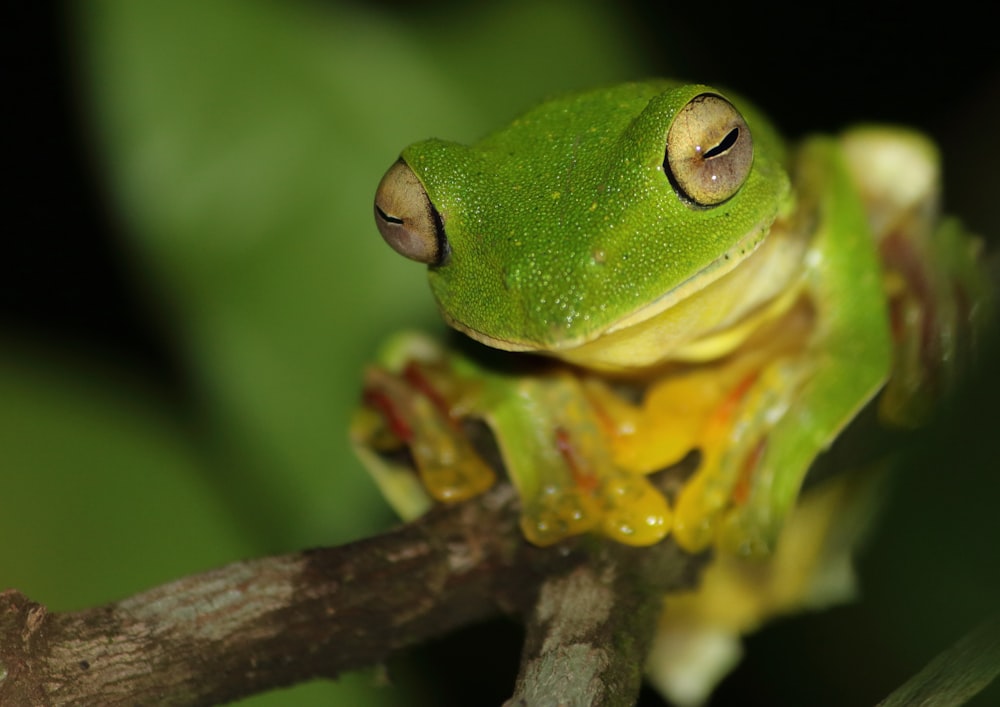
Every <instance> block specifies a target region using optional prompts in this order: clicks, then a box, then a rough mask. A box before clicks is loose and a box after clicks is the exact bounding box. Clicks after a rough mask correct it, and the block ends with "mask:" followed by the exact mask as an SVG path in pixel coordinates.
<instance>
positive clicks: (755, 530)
mask: <svg viewBox="0 0 1000 707" xmlns="http://www.w3.org/2000/svg"><path fill="white" fill-rule="evenodd" d="M781 525H782V523H781V519H780V518H778V517H776V516H775V515H774V514H772V513H761V512H759V511H758V512H753V511H751V510H750V509H747V508H735V509H733V510H731V511H729V512H728V513H727V514H726V515H725V517H724V518H723V519H722V522H721V523H720V524H719V529H718V538H717V541H716V544H717V546H718V547H719V548H720V549H722V550H725V551H726V552H729V553H732V554H734V555H738V556H740V557H767V556H768V555H771V554H772V553H773V552H774V548H775V546H776V545H777V541H778V535H779V533H780V531H781Z"/></svg>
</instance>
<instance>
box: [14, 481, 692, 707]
mask: <svg viewBox="0 0 1000 707" xmlns="http://www.w3.org/2000/svg"><path fill="white" fill-rule="evenodd" d="M696 562H697V561H696V560H694V559H692V558H690V557H685V556H683V555H681V554H680V553H678V552H677V551H676V550H675V549H674V546H673V545H672V544H670V543H661V545H660V546H657V548H654V549H652V551H646V552H643V551H636V550H633V549H631V548H624V547H619V546H614V545H610V544H605V543H599V542H597V541H594V540H592V539H585V540H579V541H576V542H572V543H566V544H564V545H561V546H558V547H554V548H548V549H539V548H535V547H532V546H530V545H528V544H526V543H525V542H524V541H523V539H522V537H521V533H520V531H519V529H518V525H517V504H516V497H515V494H514V492H513V490H512V489H511V488H510V486H508V485H500V486H498V487H497V488H495V489H493V490H492V491H490V492H489V493H487V494H485V495H484V496H482V497H481V498H479V499H476V500H475V501H472V502H469V503H465V504H461V505H458V506H453V507H449V508H444V509H440V510H438V511H436V512H433V513H431V514H429V515H427V516H425V517H424V518H422V519H420V520H418V521H417V522H415V523H411V524H409V525H406V526H402V527H401V528H398V529H396V530H393V531H390V532H388V533H385V534H383V535H380V536H377V537H373V538H369V539H365V540H362V541H359V542H355V543H350V544H348V545H344V546H340V547H335V548H325V549H317V550H309V551H306V552H302V553H297V554H293V555H287V556H280V557H268V558H262V559H255V560H249V561H246V562H237V563H235V564H232V565H228V566H226V567H222V568H220V569H216V570H213V571H210V572H207V573H204V574H201V575H194V576H190V577H186V578H183V579H180V580H177V581H175V582H171V583H169V584H165V585H163V586H160V587H156V588H154V589H151V590H149V591H147V592H144V593H141V594H138V595H136V596H133V597H131V598H128V599H125V600H123V601H120V602H116V603H113V604H109V605H106V606H102V607H97V608H92V609H87V610H83V611H77V612H66V613H58V612H49V611H47V610H46V608H45V607H44V606H42V605H40V604H38V603H35V602H33V601H31V600H30V599H28V598H27V597H25V596H24V595H22V594H21V593H19V592H17V591H14V590H8V591H6V592H3V593H2V594H0V704H2V705H5V706H8V705H11V706H19V705H31V706H32V707H38V706H49V705H51V706H55V705H74V704H101V705H108V706H114V705H133V704H158V705H213V704H219V703H224V702H227V701H230V700H233V699H236V698H239V697H243V696H246V695H250V694H254V693H257V692H261V691H264V690H267V689H270V688H274V687H280V686H286V685H291V684H294V683H297V682H300V681H304V680H307V679H310V678H315V677H335V676H336V675H337V674H339V673H340V672H342V671H345V670H350V669H355V668H360V667H363V666H368V665H374V664H378V663H379V662H381V661H384V660H385V659H386V658H387V657H389V656H390V655H392V654H393V653H394V652H396V651H398V650H400V649H402V648H405V647H409V646H413V645H416V644H419V643H421V642H423V641H426V640H428V639H430V638H433V637H436V636H440V635H443V634H445V633H447V632H449V631H451V630H452V629H455V628H457V627H459V626H464V625H468V624H470V623H473V622H477V621H481V620H483V619H486V618H488V617H490V616H494V615H497V614H498V613H508V614H510V613H513V614H520V615H524V616H530V617H531V618H530V619H529V630H528V641H527V645H526V651H525V658H524V665H523V670H522V673H523V674H522V676H521V678H520V679H519V683H518V692H517V695H516V696H515V698H514V700H512V704H519V705H541V704H557V703H559V704H584V702H568V701H566V700H564V699H563V697H562V696H563V695H570V694H573V695H575V694H585V695H593V696H594V697H595V699H593V700H588V701H587V702H586V704H609V705H610V704H629V703H630V702H631V701H634V699H635V695H636V693H637V691H638V685H639V683H638V679H639V678H638V674H639V673H638V671H639V669H640V667H641V662H642V656H643V654H644V652H645V650H644V647H645V644H646V641H647V640H648V635H647V634H648V633H649V632H650V631H651V628H652V624H653V621H652V616H653V615H654V614H653V613H652V612H654V611H655V607H656V606H658V601H659V598H658V595H660V594H662V592H663V591H664V590H665V589H666V588H667V587H668V586H678V582H680V583H685V582H690V581H691V572H690V570H691V568H692V567H693V566H694V564H695V563H696ZM664 568H666V569H664ZM540 588H541V594H539V590H540ZM536 597H537V598H538V602H537V605H536V601H535V600H536ZM532 607H534V609H532ZM582 653H585V654H586V665H587V672H585V673H578V672H577V670H578V665H580V664H579V663H578V660H579V656H580V655H581V654H582ZM542 668H544V670H542ZM546 671H549V672H551V674H552V675H555V676H559V681H557V682H553V681H552V680H551V679H548V678H545V672H546ZM583 680H586V683H587V684H586V686H577V685H576V683H580V682H581V681H583ZM566 681H568V682H566ZM570 683H572V685H571V684H570ZM581 689H582V690H584V692H580V690H581ZM629 695H630V696H629Z"/></svg>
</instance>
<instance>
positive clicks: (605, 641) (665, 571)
mask: <svg viewBox="0 0 1000 707" xmlns="http://www.w3.org/2000/svg"><path fill="white" fill-rule="evenodd" d="M700 564H701V563H700V561H699V560H698V559H697V558H692V557H691V556H690V555H685V554H684V553H683V552H681V551H680V550H679V549H678V548H677V546H676V545H675V544H674V543H673V542H663V543H660V544H659V545H657V546H655V547H652V548H626V547H622V546H619V545H613V544H607V543H605V544H601V545H600V546H599V548H597V549H596V551H594V552H592V553H591V556H590V558H589V560H588V562H587V563H586V564H582V565H578V566H576V567H574V568H573V569H572V570H571V571H569V572H568V573H565V574H562V575H557V576H550V577H548V578H547V579H546V580H545V581H544V582H543V583H542V586H541V591H540V592H539V595H538V600H537V602H536V604H535V608H534V611H533V612H532V616H531V619H530V621H529V623H528V632H527V638H526V640H525V647H524V652H523V655H522V658H521V670H520V674H519V675H518V679H517V687H516V691H515V694H514V696H513V697H512V698H511V699H510V700H509V701H508V702H507V703H506V705H505V707H527V706H529V705H530V706H536V705H565V706H566V707H573V706H580V707H583V706H584V705H605V706H607V707H626V706H627V705H631V704H633V703H634V702H635V698H636V696H637V695H638V693H639V687H640V684H641V682H642V666H643V663H644V662H645V658H646V653H647V652H648V651H649V645H650V642H651V640H652V638H653V632H654V629H655V627H656V621H657V618H658V617H659V614H660V611H661V609H662V606H663V596H664V594H665V593H666V592H668V591H670V590H676V589H680V588H682V587H690V586H692V585H693V584H694V581H695V578H696V577H695V575H696V570H697V569H698V568H699V567H700Z"/></svg>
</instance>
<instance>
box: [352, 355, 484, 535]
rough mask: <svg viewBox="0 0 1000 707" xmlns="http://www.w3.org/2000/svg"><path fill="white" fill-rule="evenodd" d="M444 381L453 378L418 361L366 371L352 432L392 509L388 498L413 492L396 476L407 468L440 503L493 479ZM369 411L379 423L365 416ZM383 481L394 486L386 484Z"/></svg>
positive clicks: (479, 490)
mask: <svg viewBox="0 0 1000 707" xmlns="http://www.w3.org/2000/svg"><path fill="white" fill-rule="evenodd" d="M449 382H451V383H453V382H454V379H452V378H450V377H449V372H448V371H447V370H445V369H442V368H441V367H440V366H439V365H437V364H435V363H432V362H424V361H415V360H413V361H409V362H408V363H406V364H405V365H404V366H403V367H402V370H401V371H400V372H399V373H393V372H390V371H388V370H386V369H383V368H378V367H373V368H371V369H369V370H368V371H367V372H366V375H365V389H364V403H365V407H364V408H362V411H363V412H359V414H358V416H357V417H356V422H355V425H354V430H355V431H356V433H355V434H353V435H352V436H353V437H354V438H355V447H356V449H358V450H360V451H361V452H363V458H365V459H366V461H367V462H368V463H369V467H370V468H372V469H373V471H374V472H375V477H376V481H378V483H379V485H380V486H381V487H382V490H383V493H385V495H386V497H387V498H388V499H389V500H390V502H391V503H392V504H393V506H395V507H396V508H397V510H401V509H400V508H399V506H400V503H398V502H396V501H395V500H394V497H396V496H400V495H403V494H409V493H413V484H412V481H410V482H405V481H403V480H402V479H403V478H405V474H406V473H407V472H408V473H409V476H410V477H411V478H412V475H413V474H412V472H413V470H414V469H415V470H416V472H417V474H418V475H419V477H420V481H421V482H422V484H423V487H424V489H426V491H427V493H429V494H430V496H431V497H433V498H434V499H435V500H437V501H444V502H457V501H462V500H465V499H468V498H471V497H473V496H476V495H478V494H480V493H482V492H483V491H485V490H486V489H488V488H490V487H491V486H492V485H493V483H494V482H495V480H496V475H495V473H494V471H493V470H492V469H491V468H490V466H489V465H488V464H487V463H486V462H485V461H484V460H483V458H482V457H481V456H480V455H479V453H478V452H477V451H476V449H475V448H474V446H473V444H472V441H471V440H470V438H469V436H468V434H467V433H466V430H465V429H464V428H463V426H462V419H461V418H460V417H459V416H458V414H456V413H455V412H454V407H453V404H452V402H451V400H450V396H449V393H450V392H452V391H451V390H449V388H450V387H451V386H449ZM373 412H374V413H375V414H376V415H377V417H378V419H380V421H381V425H380V426H379V425H377V424H375V423H373V422H371V421H370V420H371V419H372V413H373ZM366 419H367V420H369V422H364V420H366ZM376 454H377V458H373V456H374V455H376ZM380 467H381V472H380ZM387 483H395V484H396V485H397V486H396V487H395V488H387ZM403 485H405V486H406V488H405V489H403V488H402V486H403ZM410 503H412V502H410V501H407V502H404V503H403V505H408V504H410ZM424 505H426V504H424ZM401 512H402V511H401ZM403 515H404V516H407V515H411V514H408V513H403Z"/></svg>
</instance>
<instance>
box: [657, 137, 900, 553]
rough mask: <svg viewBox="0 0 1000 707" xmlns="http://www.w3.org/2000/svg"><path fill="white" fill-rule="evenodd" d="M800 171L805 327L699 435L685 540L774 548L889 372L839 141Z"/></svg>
mask: <svg viewBox="0 0 1000 707" xmlns="http://www.w3.org/2000/svg"><path fill="white" fill-rule="evenodd" d="M795 176H796V179H797V181H798V182H799V184H800V185H802V186H801V189H800V190H799V192H800V193H802V194H811V195H815V197H814V198H815V202H814V203H803V204H800V208H801V209H802V210H803V211H802V212H801V216H800V218H802V219H805V222H806V223H815V224H818V226H817V230H816V232H815V233H814V235H813V236H812V241H811V245H810V248H809V251H808V253H807V255H806V262H805V269H804V273H803V284H802V288H803V289H802V293H803V300H802V306H806V307H808V308H809V310H810V312H811V314H810V316H811V323H810V324H809V326H810V331H809V333H808V335H807V336H806V337H805V340H804V342H803V344H802V345H801V347H800V348H799V349H798V350H797V351H796V350H794V348H793V349H792V350H791V351H789V352H786V353H783V354H781V355H779V356H777V357H776V359H775V360H774V361H771V362H764V363H763V365H761V366H760V368H759V369H758V370H757V372H756V374H755V375H754V378H753V380H752V382H751V383H750V384H749V385H748V386H746V388H745V389H744V390H742V391H739V390H737V391H736V393H737V394H738V395H737V399H736V400H735V401H734V405H735V408H734V411H733V412H732V414H731V415H730V416H729V418H728V420H725V421H723V422H722V423H720V424H719V433H718V434H715V435H714V436H713V435H711V434H707V435H706V436H705V437H704V438H703V440H702V443H701V447H702V451H703V454H704V455H705V461H704V463H703V465H702V468H701V469H700V470H699V471H698V473H697V474H696V476H695V477H694V478H693V479H692V481H691V482H690V483H689V484H688V485H687V486H686V487H685V489H684V490H683V491H682V493H681V496H680V499H679V500H678V508H677V519H676V525H677V539H678V542H680V543H681V544H682V545H685V546H686V547H688V549H692V550H696V549H700V548H702V547H704V546H705V545H707V544H708V543H709V542H713V541H714V542H715V543H717V544H719V545H720V546H722V547H724V548H726V549H728V550H731V551H735V552H737V553H739V554H744V555H753V554H765V553H767V552H770V550H771V549H772V547H773V544H774V540H775V539H776V537H777V533H778V530H779V529H780V527H781V523H782V521H783V520H784V518H785V516H786V515H787V514H788V512H789V510H790V508H791V506H792V505H793V503H794V501H795V499H796V497H797V496H798V492H799V488H800V487H801V484H802V481H803V479H804V477H805V475H806V472H807V471H808V469H809V467H810V465H811V464H812V462H813V461H814V460H815V458H816V457H817V456H818V455H819V454H820V453H822V452H823V451H824V450H825V449H826V448H827V447H828V446H829V444H830V443H831V442H832V441H833V440H834V439H835V438H836V436H837V435H838V433H839V432H840V431H841V429H842V428H843V427H844V425H846V424H847V422H849V421H850V420H851V419H852V418H853V417H854V416H855V415H856V414H857V413H858V412H859V411H860V409H861V408H862V407H863V406H864V405H865V404H866V403H867V402H868V401H869V400H870V399H871V398H872V396H874V395H875V394H876V393H877V392H878V390H879V389H880V388H881V387H882V385H883V384H884V382H885V380H886V377H887V375H888V372H889V368H890V359H891V340H890V335H889V327H888V316H887V313H886V308H885V305H884V299H885V298H884V294H883V289H882V274H881V270H880V265H879V261H878V257H877V253H876V250H875V247H874V243H873V240H872V238H871V237H870V235H869V231H868V226H867V223H866V221H865V214H864V210H863V208H862V204H861V202H860V200H859V199H858V198H857V196H856V193H855V191H854V189H853V187H852V184H851V182H850V180H849V179H848V177H847V173H846V170H845V167H844V165H843V162H842V158H841V155H840V152H839V147H838V145H837V143H836V142H834V141H832V140H825V139H823V140H821V139H817V140H814V141H812V142H810V143H807V144H806V145H805V146H804V147H803V149H802V152H801V154H800V156H799V159H798V163H797V171H796V175H795ZM791 315H792V316H795V312H792V314H791ZM778 324H779V326H783V322H779V323H778ZM779 334H780V332H779ZM748 343H749V344H751V345H752V342H748Z"/></svg>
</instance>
